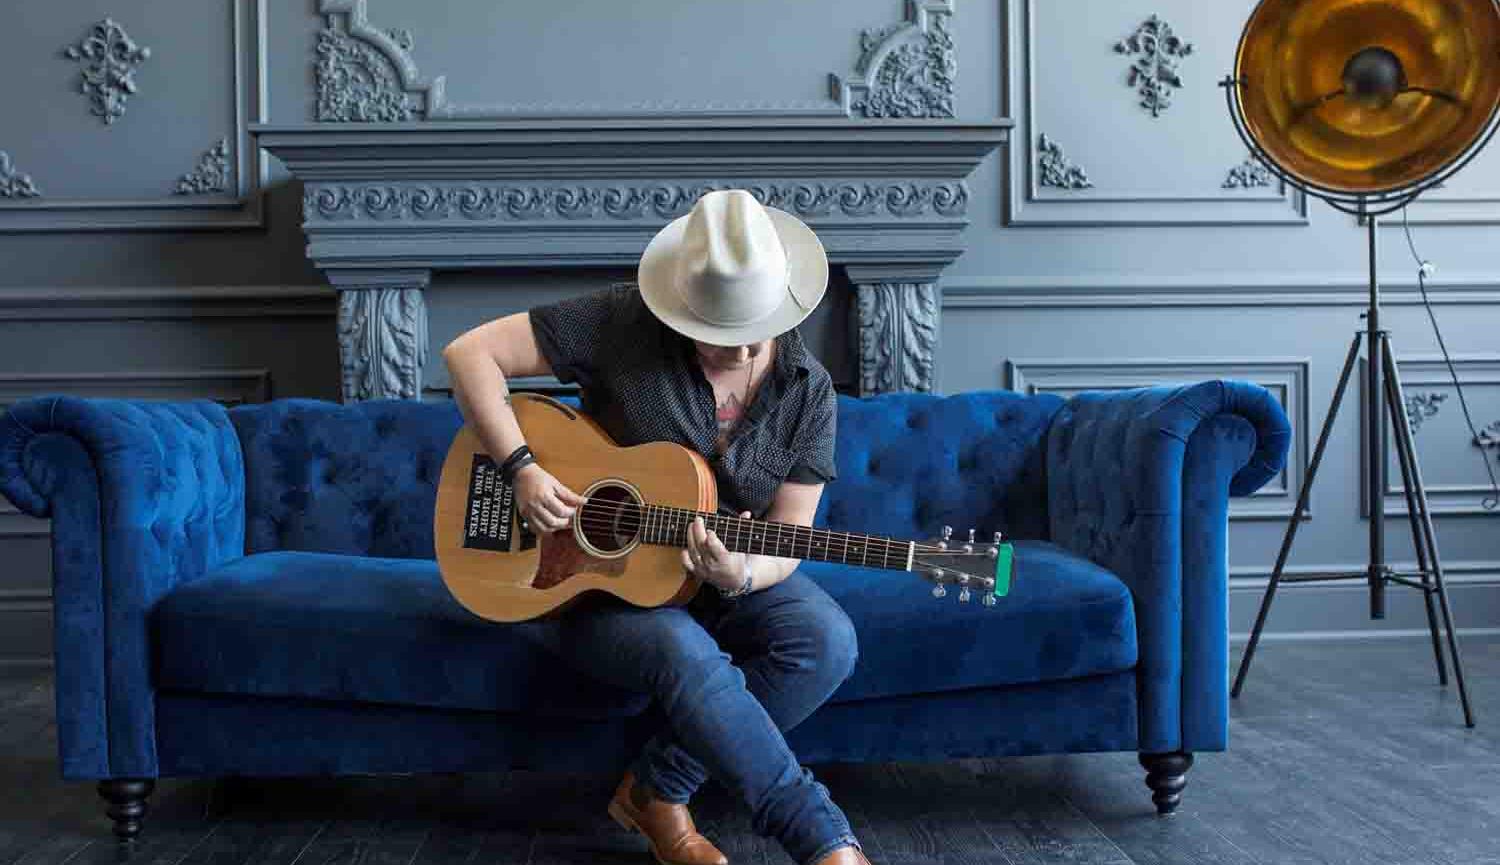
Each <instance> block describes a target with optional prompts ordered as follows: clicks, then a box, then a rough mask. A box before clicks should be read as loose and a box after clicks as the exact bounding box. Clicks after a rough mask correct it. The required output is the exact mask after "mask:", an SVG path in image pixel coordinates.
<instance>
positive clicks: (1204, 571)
mask: <svg viewBox="0 0 1500 865" xmlns="http://www.w3.org/2000/svg"><path fill="white" fill-rule="evenodd" d="M1290 442H1291V428H1290V425H1289V424H1288V422H1287V418H1286V414H1285V412H1283V411H1282V408H1281V406H1280V404H1279V403H1277V402H1276V400H1275V399H1274V398H1273V397H1272V396H1271V394H1270V393H1269V392H1267V391H1266V390H1265V389H1264V388H1262V387H1260V386H1259V385H1255V384H1252V383H1249V382H1239V381H1209V382H1203V383H1201V384H1196V385H1190V386H1183V387H1150V388H1139V389H1133V390H1125V391H1113V392H1086V393H1081V394H1078V395H1076V396H1074V397H1073V398H1072V399H1070V400H1069V401H1068V402H1067V403H1066V404H1065V405H1064V406H1063V407H1062V408H1061V409H1060V410H1059V412H1058V415H1057V417H1056V419H1055V420H1054V422H1053V425H1052V427H1051V428H1050V429H1049V430H1048V433H1047V443H1046V447H1047V456H1046V460H1047V504H1048V513H1049V524H1050V525H1049V529H1050V534H1051V537H1052V540H1053V541H1054V542H1056V543H1058V544H1059V545H1061V546H1064V547H1067V548H1069V549H1071V550H1072V551H1074V552H1076V553H1078V554H1079V555H1082V556H1085V557H1087V558H1089V559H1090V560H1092V561H1094V562H1097V563H1098V564H1100V565H1102V566H1104V567H1107V568H1109V569H1110V570H1111V571H1113V572H1114V573H1115V574H1117V575H1118V576H1119V577H1120V578H1121V579H1122V580H1124V581H1125V583H1126V585H1127V586H1128V587H1129V588H1130V591H1131V594H1132V595H1133V597H1134V600H1135V612H1136V627H1137V643H1138V646H1139V662H1138V667H1137V672H1138V675H1139V680H1140V684H1139V690H1138V695H1139V698H1140V718H1139V741H1140V750H1141V751H1143V752H1165V751H1176V750H1179V749H1180V750H1189V751H1191V750H1215V749H1222V748H1223V747H1224V742H1225V740H1226V739H1227V703H1228V690H1229V688H1228V685H1229V683H1228V663H1227V658H1228V642H1229V622H1228V616H1227V594H1228V562H1227V553H1226V550H1227V535H1228V500H1229V497H1230V496H1244V495H1249V494H1250V493H1252V492H1254V491H1255V490H1257V489H1259V488H1260V487H1261V485H1263V484H1264V483H1265V482H1266V481H1267V480H1269V479H1270V478H1271V477H1273V476H1274V475H1276V474H1277V473H1278V472H1279V471H1280V470H1281V467H1282V465H1283V462H1284V460H1285V459H1286V452H1287V448H1288V446H1289V444H1290Z"/></svg>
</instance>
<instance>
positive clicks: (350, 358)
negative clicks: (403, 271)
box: [338, 287, 428, 402]
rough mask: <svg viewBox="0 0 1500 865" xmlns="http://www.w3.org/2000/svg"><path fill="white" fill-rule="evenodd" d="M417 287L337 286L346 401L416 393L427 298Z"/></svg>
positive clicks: (418, 392)
mask: <svg viewBox="0 0 1500 865" xmlns="http://www.w3.org/2000/svg"><path fill="white" fill-rule="evenodd" d="M422 292H423V289H421V288H389V287H379V288H347V289H341V290H340V291H339V311H338V340H339V361H340V365H341V367H342V373H343V378H342V382H343V384H342V398H343V401H344V402H354V401H359V400H369V399H387V398H401V399H419V398H420V396H421V392H422V368H423V366H424V365H425V364H426V362H427V347H428V342H427V339H428V337H427V299H426V297H424V296H423V293H422Z"/></svg>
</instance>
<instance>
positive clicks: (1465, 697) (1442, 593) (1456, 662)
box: [1383, 341, 1474, 727]
mask: <svg viewBox="0 0 1500 865" xmlns="http://www.w3.org/2000/svg"><path fill="white" fill-rule="evenodd" d="M1383 354H1384V364H1383V365H1384V366H1385V374H1386V377H1387V378H1390V379H1391V380H1392V381H1393V382H1394V384H1395V391H1396V397H1397V399H1404V397H1403V396H1402V393H1403V391H1402V389H1401V378H1400V373H1399V372H1398V371H1397V369H1396V359H1395V357H1394V356H1392V354H1391V347H1390V343H1389V342H1388V341H1387V342H1385V343H1384V352H1383ZM1402 407H1403V411H1402V413H1401V421H1400V422H1399V423H1397V424H1396V435H1397V436H1398V437H1400V439H1401V446H1402V447H1403V448H1406V451H1407V453H1408V454H1409V455H1410V457H1411V477H1412V482H1413V484H1414V485H1415V487H1416V498H1417V507H1418V510H1419V512H1420V514H1421V518H1422V535H1423V537H1424V538H1426V540H1427V550H1428V552H1429V553H1430V554H1431V557H1432V579H1433V580H1434V581H1435V583H1436V585H1437V596H1438V605H1439V607H1440V608H1441V609H1442V611H1443V627H1444V628H1445V629H1446V630H1447V631H1448V654H1450V655H1451V656H1452V657H1453V678H1454V679H1455V680H1456V681H1457V682H1458V699H1459V701H1460V702H1461V703H1462V704H1463V709H1464V725H1465V726H1468V727H1472V726H1474V707H1473V705H1472V704H1471V703H1470V702H1469V687H1468V684H1467V683H1466V682H1465V681H1464V665H1463V659H1462V658H1461V657H1460V656H1459V653H1458V634H1457V633H1455V632H1454V629H1453V607H1452V605H1451V604H1449V603H1448V587H1447V586H1446V585H1445V584H1444V582H1443V564H1442V562H1441V561H1440V560H1439V558H1438V549H1437V533H1436V532H1435V531H1434V530H1433V527H1432V511H1431V510H1430V509H1429V508H1428V506H1427V489H1426V487H1424V486H1423V484H1422V467H1421V465H1420V464H1418V462H1417V450H1416V448H1415V447H1414V446H1413V444H1412V437H1411V427H1410V426H1409V425H1408V424H1407V423H1406V413H1405V411H1404V408H1405V403H1404V402H1403V403H1402Z"/></svg>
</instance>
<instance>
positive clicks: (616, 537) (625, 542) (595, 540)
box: [578, 481, 641, 554]
mask: <svg viewBox="0 0 1500 865" xmlns="http://www.w3.org/2000/svg"><path fill="white" fill-rule="evenodd" d="M578 526H579V529H580V530H581V532H582V534H583V540H584V543H585V545H587V546H590V547H593V548H594V549H595V550H597V551H598V552H600V553H604V554H609V553H616V552H619V551H620V550H623V549H625V548H626V547H628V546H630V545H631V544H632V543H634V542H635V539H636V537H637V536H638V535H639V534H640V533H641V501H640V499H638V498H636V497H635V495H634V494H633V493H632V492H631V491H630V490H629V489H628V488H626V487H625V486H623V485H620V484H615V483H609V482H607V481H606V482H605V483H602V484H600V485H599V486H598V487H595V488H594V489H593V490H592V491H591V492H590V493H589V494H588V501H586V502H584V504H583V507H581V508H580V509H579V511H578Z"/></svg>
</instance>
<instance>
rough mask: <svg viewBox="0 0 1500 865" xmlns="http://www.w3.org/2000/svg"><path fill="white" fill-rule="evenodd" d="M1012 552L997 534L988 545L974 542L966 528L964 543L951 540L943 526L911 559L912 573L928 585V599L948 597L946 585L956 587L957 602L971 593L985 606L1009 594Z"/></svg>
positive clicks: (992, 604)
mask: <svg viewBox="0 0 1500 865" xmlns="http://www.w3.org/2000/svg"><path fill="white" fill-rule="evenodd" d="M1014 566H1015V551H1014V549H1013V548H1012V547H1011V545H1010V544H1009V543H1007V542H1006V541H1005V539H1004V536H1003V535H1001V533H1000V532H995V533H994V534H993V535H992V537H991V539H990V541H989V542H988V543H986V542H983V541H976V540H975V539H974V530H973V529H969V537H968V540H961V539H960V540H955V539H954V537H953V527H952V526H943V534H942V536H941V537H938V538H933V539H931V540H928V541H923V542H922V543H920V544H918V545H917V549H916V552H915V553H914V554H913V556H912V568H911V569H912V570H913V571H914V572H916V573H917V574H918V575H919V576H921V577H922V578H923V579H924V580H927V581H928V582H930V583H932V596H933V597H935V598H941V597H944V596H945V595H947V594H948V588H947V587H948V586H958V600H959V601H960V602H967V601H968V600H969V597H970V594H971V593H972V592H978V593H979V596H980V597H979V600H980V602H981V603H983V604H984V605H985V606H986V607H993V606H994V605H995V601H996V599H997V598H1003V597H1005V596H1006V595H1007V594H1009V593H1010V584H1011V572H1012V570H1013V568H1014Z"/></svg>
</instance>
